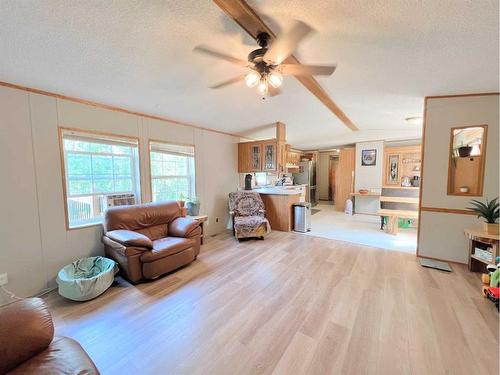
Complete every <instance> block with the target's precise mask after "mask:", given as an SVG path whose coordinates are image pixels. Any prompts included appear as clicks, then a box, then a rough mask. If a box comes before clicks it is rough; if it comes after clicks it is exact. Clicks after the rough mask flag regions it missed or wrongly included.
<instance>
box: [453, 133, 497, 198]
mask: <svg viewBox="0 0 500 375" xmlns="http://www.w3.org/2000/svg"><path fill="white" fill-rule="evenodd" d="M487 130H488V126H487V125H473V126H464V127H456V128H452V129H451V135H450V156H449V158H450V160H449V164H448V195H471V196H481V195H483V180H484V164H485V159H486V135H487Z"/></svg>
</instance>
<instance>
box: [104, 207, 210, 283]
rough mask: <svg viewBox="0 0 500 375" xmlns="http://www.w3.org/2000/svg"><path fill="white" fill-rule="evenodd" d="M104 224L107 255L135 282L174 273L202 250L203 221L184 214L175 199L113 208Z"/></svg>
mask: <svg viewBox="0 0 500 375" xmlns="http://www.w3.org/2000/svg"><path fill="white" fill-rule="evenodd" d="M103 225H104V236H103V237H102V242H103V243H104V248H105V252H106V256H107V257H109V258H111V259H114V260H115V261H116V262H118V264H119V265H120V269H121V271H122V272H123V274H124V276H125V277H126V278H128V279H129V280H130V281H132V282H134V283H137V282H138V281H140V280H142V279H155V278H157V277H159V276H161V275H163V274H166V273H168V272H171V271H173V270H175V269H177V268H179V267H182V266H184V265H186V264H188V263H190V262H192V261H193V260H195V259H196V257H197V256H198V254H199V253H200V241H201V228H200V223H198V222H197V221H196V220H193V219H189V218H186V217H182V211H181V207H180V206H179V204H178V203H177V202H176V201H170V202H162V203H147V204H141V205H134V206H117V207H112V208H109V209H108V210H107V211H106V214H105V217H104V224H103Z"/></svg>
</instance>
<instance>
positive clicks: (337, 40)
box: [0, 0, 499, 149]
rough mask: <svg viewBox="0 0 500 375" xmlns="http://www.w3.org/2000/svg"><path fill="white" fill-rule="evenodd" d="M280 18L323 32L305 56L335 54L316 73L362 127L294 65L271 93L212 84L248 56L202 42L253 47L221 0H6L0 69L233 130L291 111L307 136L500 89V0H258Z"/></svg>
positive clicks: (359, 137) (306, 144)
mask: <svg viewBox="0 0 500 375" xmlns="http://www.w3.org/2000/svg"><path fill="white" fill-rule="evenodd" d="M249 3H250V5H251V6H252V7H254V9H256V11H257V12H258V13H259V14H261V15H262V16H263V17H264V19H266V20H267V21H268V22H269V23H270V24H271V25H272V27H273V29H274V31H277V32H279V31H280V29H282V28H286V27H287V26H288V25H289V23H290V22H291V20H293V19H300V20H302V21H304V22H306V23H308V24H310V25H311V26H313V27H314V28H315V29H316V30H317V33H316V34H315V35H314V36H313V37H311V38H309V39H308V40H307V41H306V42H305V43H304V44H303V45H302V46H301V47H300V49H299V51H298V52H297V56H298V57H299V59H301V61H302V62H304V63H316V64H328V63H337V64H338V68H337V71H336V72H335V73H334V75H333V76H331V77H328V78H324V77H320V78H318V81H319V82H320V83H321V84H322V85H323V86H324V88H325V89H326V91H327V92H328V93H329V94H330V95H331V97H332V98H333V99H334V100H335V101H336V102H337V104H339V105H340V107H341V108H342V109H343V110H344V112H346V114H347V115H348V116H349V117H350V118H351V119H352V120H353V121H354V123H355V124H356V125H357V126H358V127H359V128H360V129H361V130H360V131H358V132H351V131H350V130H348V129H347V128H346V127H344V126H343V125H342V123H340V121H339V120H338V119H337V118H336V117H334V116H333V114H332V113H331V112H329V111H328V110H327V109H326V108H325V107H324V106H323V105H322V104H321V103H320V102H319V101H318V100H317V99H316V98H315V97H313V96H312V94H310V93H309V92H308V91H307V90H306V89H305V88H304V87H303V86H302V85H300V84H299V83H298V82H297V81H296V80H295V79H293V78H291V77H287V78H286V79H285V82H284V84H283V90H284V94H283V95H281V96H278V97H274V98H269V99H268V100H266V101H262V100H261V99H260V98H259V96H258V95H257V93H256V92H255V90H253V89H248V88H246V87H245V86H244V85H243V84H239V85H235V86H232V87H229V88H226V89H222V90H211V89H208V88H207V86H208V85H209V84H212V83H214V82H218V81H221V80H224V79H227V78H231V77H233V76H235V75H238V74H240V73H241V68H238V67H235V66H232V65H230V64H228V63H226V62H218V61H216V60H213V59H210V58H209V57H204V56H200V55H198V54H194V53H193V52H192V49H193V47H195V46H196V45H198V44H207V45H210V46H213V47H214V48H219V49H226V50H227V51H229V52H230V53H232V54H233V55H235V56H238V57H242V58H244V57H245V56H246V55H247V54H248V52H250V51H251V50H252V49H254V48H255V47H256V45H255V43H254V42H253V40H252V39H250V38H249V37H248V36H247V35H246V34H245V33H244V32H243V31H242V30H241V29H239V27H238V26H237V25H236V24H235V23H234V22H233V21H232V20H230V19H229V18H228V17H227V16H225V15H224V14H223V13H222V11H221V10H220V9H219V8H218V7H217V6H216V5H215V4H214V3H212V2H211V1H201V0H182V1H178V0H177V1H174V0H169V1H160V0H157V1H129V0H120V1H104V0H103V1H94V0H88V1H78V2H75V1H67V0H45V1H39V0H24V1H18V0H1V1H0V19H1V20H2V22H0V80H2V81H7V82H12V83H17V84H21V85H26V86H30V87H35V88H39V89H44V90H47V91H53V92H57V93H61V94H65V95H70V96H76V97H80V98H84V99H89V100H94V101H98V102H102V103H106V104H111V105H116V106H121V107H125V108H128V109H131V110H136V111H141V112H147V113H151V114H157V115H161V116H165V117H170V118H174V119H178V120H184V121H187V122H191V123H195V124H198V125H201V126H205V127H208V128H213V129H218V130H224V131H227V132H231V133H238V134H241V133H245V134H248V135H252V134H256V135H260V136H262V135H263V136H267V134H273V131H272V130H271V129H269V127H267V128H266V126H265V125H266V124H270V123H273V122H275V121H282V122H284V123H285V124H287V130H288V137H287V138H288V141H289V142H290V143H291V144H292V145H293V146H294V147H296V148H302V149H313V148H328V147H331V146H335V145H341V144H347V143H352V142H355V141H363V140H374V139H387V140H396V139H405V138H416V137H419V136H420V133H421V128H420V127H419V126H415V125H408V124H406V123H405V122H404V118H405V117H408V116H418V115H422V110H423V97H424V96H425V95H439V94H455V93H468V92H485V91H498V76H499V71H498V70H499V60H498V55H499V50H498V48H499V47H498V45H499V39H498V15H499V9H498V1H495V0H491V1H488V0H481V1H466V0H440V1H435V0H425V1H414V0H399V1H395V0H392V1H387V0H371V1H366V0H363V1H361V0H344V1H340V0H336V1H332V0H314V1H312V0H309V1H301V0H297V1H290V0H287V1H279V0H265V1H264V0H250V1H249Z"/></svg>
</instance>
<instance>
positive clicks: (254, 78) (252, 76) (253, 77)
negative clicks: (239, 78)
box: [245, 70, 261, 87]
mask: <svg viewBox="0 0 500 375" xmlns="http://www.w3.org/2000/svg"><path fill="white" fill-rule="evenodd" d="M260 78H261V77H260V74H259V73H258V72H256V71H255V70H252V71H251V72H250V73H248V74H247V75H246V76H245V84H246V85H247V86H248V87H255V86H257V83H259V80H260Z"/></svg>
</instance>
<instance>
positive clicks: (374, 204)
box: [354, 141, 384, 214]
mask: <svg viewBox="0 0 500 375" xmlns="http://www.w3.org/2000/svg"><path fill="white" fill-rule="evenodd" d="M372 149H375V150H377V161H376V165H374V166H363V165H361V153H362V151H363V150H372ZM383 168H384V141H377V142H362V143H356V167H355V170H354V191H356V192H357V191H358V190H359V189H368V190H370V191H372V190H373V191H377V192H380V191H381V190H382V173H383ZM379 208H380V205H379V200H378V198H377V197H373V196H371V197H370V196H366V197H360V196H356V213H366V214H376V213H377V211H378V209H379Z"/></svg>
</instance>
